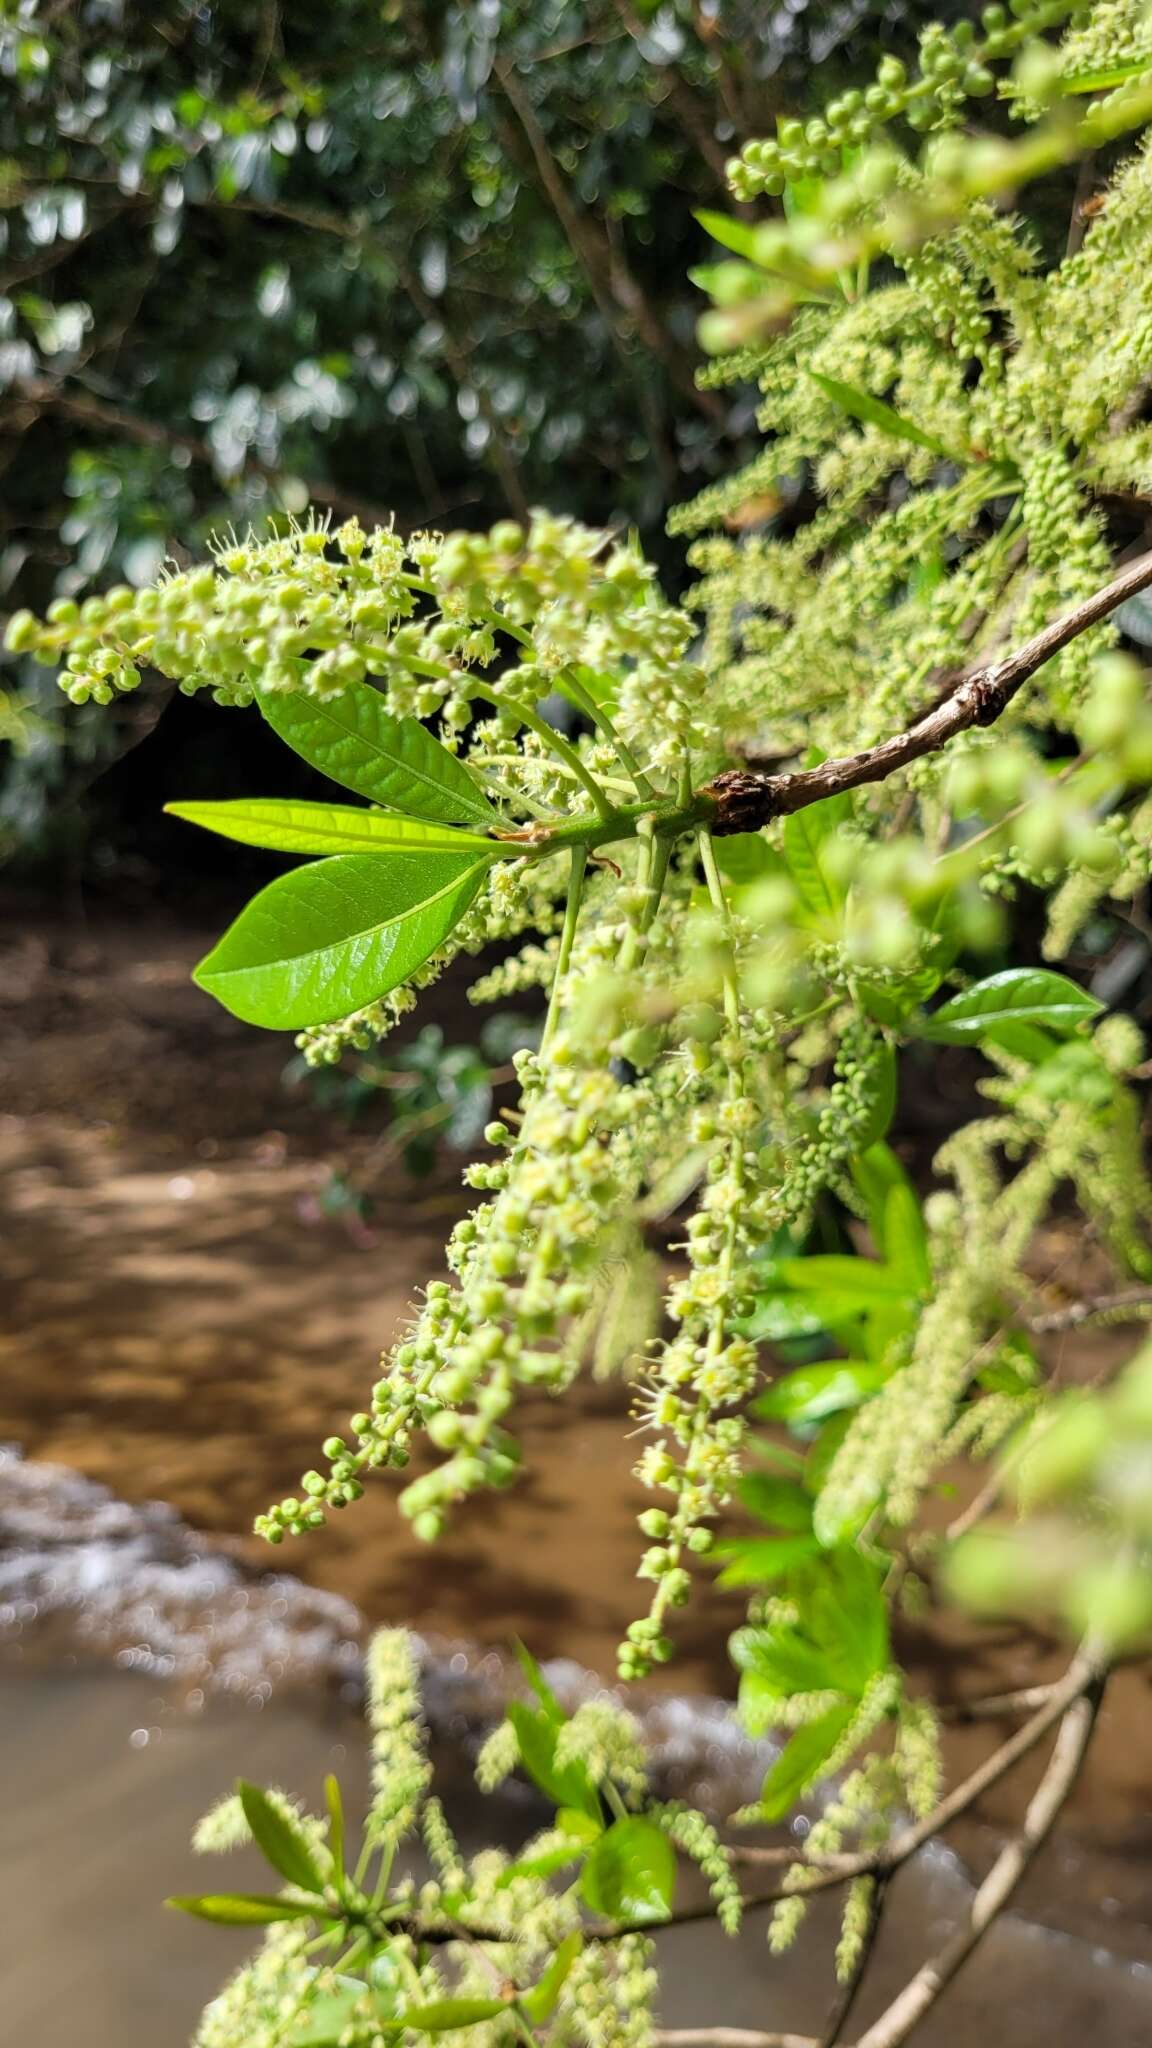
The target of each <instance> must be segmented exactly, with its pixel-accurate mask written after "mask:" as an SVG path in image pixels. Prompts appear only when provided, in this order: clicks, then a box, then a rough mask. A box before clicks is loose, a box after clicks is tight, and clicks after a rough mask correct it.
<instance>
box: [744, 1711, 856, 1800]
mask: <svg viewBox="0 0 1152 2048" xmlns="http://www.w3.org/2000/svg"><path fill="white" fill-rule="evenodd" d="M855 1712H856V1708H855V1706H854V1705H852V1704H849V1705H847V1706H843V1707H830V1708H829V1710H828V1712H827V1713H826V1714H821V1716H820V1718H819V1720H818V1721H809V1722H808V1724H807V1726H806V1727H804V1728H798V1729H797V1730H796V1733H795V1735H794V1736H793V1737H792V1740H791V1741H790V1742H789V1743H787V1744H786V1745H785V1747H784V1749H783V1750H782V1751H781V1753H780V1755H779V1756H778V1757H777V1759H776V1761H775V1763H774V1764H773V1765H772V1768H771V1770H770V1771H769V1772H768V1774H767V1776H766V1778H765V1780H764V1783H763V1785H762V1786H761V1788H760V1813H761V1816H762V1817H763V1819H764V1820H783V1819H784V1816H785V1815H786V1814H788V1813H791V1811H792V1808H793V1807H794V1806H795V1804H796V1802H797V1800H798V1799H800V1798H802V1796H803V1794H804V1793H805V1792H806V1791H807V1790H808V1788H809V1786H810V1785H812V1784H813V1783H814V1782H815V1780H816V1779H817V1778H818V1777H819V1776H820V1773H821V1771H822V1769H823V1767H824V1765H825V1764H826V1763H827V1761H828V1758H829V1757H830V1756H831V1755H832V1752H833V1750H834V1749H836V1747H837V1745H838V1744H839V1742H840V1741H841V1738H842V1737H843V1736H844V1734H845V1733H846V1732H847V1730H848V1728H849V1727H850V1725H851V1722H852V1717H853V1715H854V1714H855Z"/></svg>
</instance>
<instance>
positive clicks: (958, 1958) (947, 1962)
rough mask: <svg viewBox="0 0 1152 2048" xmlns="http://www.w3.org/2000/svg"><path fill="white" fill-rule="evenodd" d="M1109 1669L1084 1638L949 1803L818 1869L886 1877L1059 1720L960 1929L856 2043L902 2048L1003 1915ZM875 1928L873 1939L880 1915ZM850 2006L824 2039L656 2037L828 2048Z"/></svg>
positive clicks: (677, 2032) (1082, 1740)
mask: <svg viewBox="0 0 1152 2048" xmlns="http://www.w3.org/2000/svg"><path fill="white" fill-rule="evenodd" d="M1106 1675H1107V1667H1106V1663H1105V1660H1104V1659H1103V1658H1102V1656H1101V1655H1100V1653H1099V1651H1098V1650H1097V1649H1096V1648H1095V1647H1094V1646H1093V1645H1091V1644H1085V1645H1084V1646H1083V1647H1082V1648H1081V1650H1080V1651H1079V1653H1078V1654H1077V1656H1076V1657H1075V1659H1074V1660H1073V1662H1072V1664H1071V1665H1070V1666H1069V1668H1068V1671H1067V1672H1066V1673H1065V1676H1064V1678H1063V1679H1062V1680H1060V1682H1059V1683H1058V1684H1057V1685H1056V1686H1055V1687H1053V1689H1052V1691H1051V1693H1050V1695H1049V1697H1048V1700H1047V1701H1046V1703H1045V1705H1044V1706H1043V1707H1042V1708H1041V1710H1040V1712H1039V1713H1038V1714H1036V1715H1034V1716H1033V1718H1032V1720H1031V1721H1029V1722H1028V1723H1027V1724H1026V1726H1025V1727H1023V1728H1021V1729H1020V1731H1019V1733H1018V1734H1016V1735H1014V1736H1012V1737H1011V1738H1010V1739H1009V1741H1008V1742H1006V1743H1004V1744H1003V1745H1002V1747H1001V1748H1000V1749H998V1750H997V1751H996V1753H995V1755H994V1756H992V1757H990V1758H989V1759H988V1761H987V1763H985V1764H983V1765H981V1767H980V1769H979V1770H977V1771H974V1772H973V1773H972V1775H971V1777H969V1778H967V1779H966V1780H965V1782H964V1783H963V1785H959V1786H957V1788H956V1790H955V1791H954V1792H953V1793H951V1794H950V1795H949V1797H948V1798H947V1799H945V1800H942V1801H941V1803H940V1805H939V1806H938V1807H937V1808H936V1809H935V1811H934V1812H933V1813H931V1814H929V1815H928V1817H927V1818H926V1819H925V1820H923V1821H919V1822H917V1823H916V1825H915V1826H914V1827H911V1828H907V1829H905V1831H904V1833H903V1834H902V1835H899V1836H897V1837H896V1839H895V1841H893V1842H892V1843H890V1844H889V1846H888V1847H887V1849H883V1850H880V1851H878V1852H876V1853H875V1854H874V1855H871V1856H861V1857H858V1858H854V1859H851V1858H843V1857H841V1858H838V1859H836V1865H835V1867H834V1868H830V1869H827V1870H824V1871H817V1872H816V1873H815V1876H814V1881H813V1883H812V1884H811V1886H807V1887H806V1889H807V1890H813V1891H816V1890H823V1889H825V1888H826V1886H828V1885H830V1884H840V1883H843V1882H844V1881H845V1879H846V1878H849V1877H853V1876H858V1875H861V1874H863V1873H864V1872H866V1871H873V1872H875V1873H877V1874H878V1875H879V1876H881V1877H882V1878H884V1879H885V1880H886V1879H887V1878H889V1877H890V1876H891V1875H892V1873H893V1872H894V1871H895V1870H896V1869H897V1868H898V1867H899V1866H900V1864H901V1863H903V1862H906V1861H907V1859H908V1857H909V1856H911V1855H912V1854H913V1853H914V1851H915V1850H916V1849H918V1848H920V1847H921V1846H922V1845H923V1844H924V1842H926V1841H927V1840H928V1839H929V1838H930V1837H931V1836H932V1835H935V1834H937V1833H938V1832H939V1831H940V1829H941V1828H943V1827H944V1826H946V1825H947V1823H948V1822H949V1821H950V1820H954V1819H955V1818H956V1817H957V1815H958V1814H960V1813H962V1812H963V1811H965V1809H966V1808H967V1807H968V1806H970V1805H971V1804H972V1803H973V1801H974V1800H975V1799H976V1797H977V1796H978V1795H979V1793H980V1792H983V1791H985V1790H986V1789H987V1788H988V1787H989V1786H990V1785H993V1784H995V1783H996V1781H997V1779H998V1778H1000V1777H1002V1776H1003V1775H1004V1773H1005V1772H1006V1771H1007V1770H1009V1769H1010V1768H1011V1766H1012V1765H1013V1764H1014V1763H1016V1762H1018V1761H1019V1759H1020V1758H1021V1757H1023V1756H1024V1755H1026V1754H1027V1752H1028V1751H1029V1750H1030V1749H1032V1748H1034V1747H1035V1746H1036V1744H1037V1742H1038V1741H1039V1740H1040V1739H1041V1737H1042V1736H1043V1735H1045V1734H1046V1733H1047V1732H1048V1730H1049V1729H1051V1728H1052V1727H1053V1726H1054V1725H1055V1724H1056V1723H1059V1728H1058V1732H1057V1736H1056V1741H1055V1744H1054V1746H1053V1750H1052V1755H1051V1758H1050V1760H1049V1763H1048V1768H1047V1770H1046V1771H1045V1773H1044V1776H1043V1778H1042V1779H1041V1782H1040V1785H1039V1787H1038V1789H1037V1791H1036V1792H1035V1794H1034V1795H1033V1798H1032V1799H1031V1801H1030V1803H1029V1806H1028V1810H1027V1812H1026V1814H1025V1816H1024V1820H1023V1822H1022V1823H1021V1825H1020V1827H1019V1829H1018V1830H1017V1832H1016V1833H1015V1834H1014V1835H1013V1836H1012V1837H1011V1839H1010V1840H1009V1841H1008V1842H1006V1843H1005V1845H1004V1848H1003V1849H1002V1850H1001V1851H1000V1854H999V1856H998V1857H997V1858H996V1861H995V1862H994V1864H993V1865H992V1868H991V1870H990V1871H989V1873H988V1875H987V1877H986V1878H985V1879H984V1882H983V1884H982V1885H981V1886H980V1887H979V1889H978V1891H977V1892H976V1894H975V1896H974V1898H973V1900H972V1904H971V1907H970V1908H969V1912H968V1916H967V1919H966V1920H965V1922H964V1924H963V1926H962V1927H960V1928H959V1929H958V1930H957V1932H956V1933H955V1934H954V1935H953V1936H952V1938H951V1940H950V1941H948V1942H947V1943H946V1944H945V1946H944V1947H943V1948H942V1949H940V1950H939V1952H938V1953H937V1954H936V1955H935V1956H933V1957H931V1958H930V1959H929V1961H927V1962H926V1963H924V1964H922V1966H921V1968H920V1969H919V1970H918V1971H917V1972H916V1974H915V1976H914V1977H912V1978H910V1979H909V1981H908V1983H907V1984H906V1985H905V1986H904V1988H903V1990H902V1991H900V1992H899V1993H898V1994H897V1996H896V1997H895V1998H894V1999H893V2000H892V2002H891V2004H890V2005H889V2006H887V2007H886V2009H885V2011H884V2012H883V2013H881V2015H880V2017H879V2019H877V2020H875V2021H874V2022H873V2024H872V2026H871V2027H869V2028H868V2029H867V2030H866V2032H865V2033H863V2034H862V2035H860V2037H859V2039H858V2040H857V2042H856V2048H900V2044H901V2043H902V2042H903V2041H905V2040H907V2038H908V2036H909V2034H910V2033H911V2032H912V2031H913V2029H914V2028H915V2027H916V2026H918V2025H919V2023H920V2021H921V2020H922V2019H923V2018H924V2016H925V2014H926V2013H927V2012H928V2011H929V2010H930V2008H931V2007H932V2006H933V2005H934V2004H935V2002H936V2000H937V1999H938V1998H939V1997H940V1995H941V1993H942V1992H943V1991H945V1990H946V1989H947V1987H948V1985H949V1984H950V1983H951V1982H952V1980H953V1978H954V1977H955V1976H956V1975H957V1974H958V1972H959V1971H960V1969H961V1968H962V1967H963V1965H964V1963H966V1962H967V1960H968V1958H969V1956H970V1955H971V1954H972V1952H973V1950H974V1949H975V1948H976V1947H977V1946H978V1944H979V1942H980V1941H981V1940H982V1938H983V1936H984V1935H985V1934H986V1933H987V1931H988V1929H989V1927H991V1926H992V1924H993V1922H994V1921H995V1920H996V1919H997V1918H998V1916H999V1914H1000V1913H1001V1912H1003V1910H1004V1908H1005V1906H1006V1905H1007V1903H1008V1901H1009V1899H1010V1898H1011V1896H1012V1894H1013V1892H1014V1891H1015V1890H1016V1887H1017V1885H1018V1884H1019V1883H1020V1880H1021V1878H1022V1877H1023V1875H1024V1872H1025V1871H1026V1870H1027V1868H1028V1866H1029V1864H1030V1863H1031V1862H1032V1860H1033V1858H1034V1857H1035V1855H1036V1853H1037V1851H1038V1850H1039V1849H1040V1848H1041V1846H1042V1845H1043V1843H1044V1842H1045V1841H1046V1839H1047V1837H1048V1835H1049V1833H1050V1831H1051V1829H1052V1826H1053V1824H1054V1822H1055V1821H1056V1819H1057V1816H1058V1815H1059V1813H1060V1811H1061V1809H1062V1807H1063V1806H1064V1803H1065V1801H1066V1800H1067V1798H1068V1795H1069V1793H1070V1792H1071V1790H1072V1787H1073V1785H1074V1784H1075V1782H1076V1778H1077V1776H1078V1774H1079V1771H1080V1767H1081V1765H1082V1763H1083V1761H1084V1757H1085V1754H1086V1752H1087V1748H1088V1743H1089V1741H1090V1739H1091V1735H1092V1731H1093V1728H1094V1727H1095V1723H1096V1717H1097V1714H1098V1713H1099V1710H1100V1701H1101V1698H1102V1696H1103V1690H1104V1684H1105V1679H1106ZM762 1853H764V1852H758V1851H756V1850H754V1849H748V1850H744V1851H742V1852H740V1854H741V1858H742V1860H744V1861H750V1860H752V1859H755V1858H756V1857H757V1856H758V1855H759V1854H762ZM769 1853H771V1852H769ZM746 1903H752V1902H751V1901H749V1902H746ZM757 1903H760V1902H759V1901H757ZM871 1931H872V1934H873V1937H874V1934H875V1923H874V1922H873V1926H872V1930H871ZM861 1975H862V1972H855V1973H854V1976H853V1981H852V1983H851V1985H850V1986H849V1990H850V1992H851V1994H852V1995H853V1996H854V1995H855V1992H856V1990H857V1989H858V1987H859V1981H860V1976H861ZM848 2007H849V2000H848V1998H847V1997H844V1998H842V1999H841V2000H840V2002H839V2004H838V2007H837V2010H836V2013H835V2014H834V2017H833V2021H832V2023H831V2026H830V2029H829V2030H826V2032H825V2033H824V2035H823V2036H821V2037H819V2038H818V2037H816V2036H805V2035H797V2034H779V2033H758V2032H754V2031H750V2030H747V2029H742V2028H732V2027H711V2028H708V2027H704V2028H688V2029H683V2028H673V2029H670V2030H668V2029H666V2030H665V2031H663V2032H661V2033H659V2034H657V2036H656V2040H657V2043H658V2044H659V2048H822V2044H823V2043H827V2042H828V2040H829V2039H830V2038H832V2039H835V2038H836V2037H837V2033H838V2028H839V2025H840V2024H841V2022H842V2020H843V2018H844V2017H846V2015H847V2011H848Z"/></svg>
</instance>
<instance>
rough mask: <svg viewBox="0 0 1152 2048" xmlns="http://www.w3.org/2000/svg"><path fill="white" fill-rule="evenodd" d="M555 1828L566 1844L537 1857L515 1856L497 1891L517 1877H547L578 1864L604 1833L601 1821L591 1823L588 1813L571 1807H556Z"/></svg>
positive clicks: (543, 1851)
mask: <svg viewBox="0 0 1152 2048" xmlns="http://www.w3.org/2000/svg"><path fill="white" fill-rule="evenodd" d="M556 1826H557V1828H558V1830H559V1832H560V1833H561V1834H562V1835H566V1836H567V1838H568V1839H567V1841H566V1842H563V1843H560V1844H559V1845H558V1846H557V1847H556V1848H554V1849H543V1850H541V1851H540V1853H539V1854H538V1855H528V1856H518V1857H517V1859H516V1861H515V1863H510V1864H509V1865H508V1868H507V1869H506V1870H505V1871H504V1873H503V1875H502V1876H501V1877H499V1878H498V1879H497V1881H496V1883H497V1889H498V1890H502V1889H503V1888H504V1887H505V1886H507V1885H509V1884H511V1883H513V1882H514V1880H515V1879H516V1878H518V1877H548V1876H550V1875H551V1873H552V1872H553V1871H555V1870H564V1869H566V1868H567V1866H568V1864H570V1863H576V1862H579V1860H580V1859H581V1858H582V1857H583V1855H584V1854H585V1851H586V1850H587V1849H588V1848H589V1847H590V1846H591V1844H592V1843H593V1842H595V1841H597V1840H598V1839H599V1837H600V1836H601V1835H602V1834H603V1832H604V1827H603V1823H602V1822H601V1821H599V1820H593V1819H592V1818H591V1816H590V1815H589V1814H587V1813H581V1812H579V1811H578V1810H577V1808H575V1807H572V1806H562V1807H561V1808H560V1810H559V1812H558V1813H557V1815H556Z"/></svg>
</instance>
